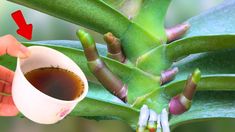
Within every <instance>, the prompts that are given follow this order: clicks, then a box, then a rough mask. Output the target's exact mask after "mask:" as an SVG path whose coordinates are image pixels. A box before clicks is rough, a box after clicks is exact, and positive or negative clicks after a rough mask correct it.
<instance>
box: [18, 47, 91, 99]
mask: <svg viewBox="0 0 235 132" xmlns="http://www.w3.org/2000/svg"><path fill="white" fill-rule="evenodd" d="M27 48H28V49H31V48H44V49H47V50H51V51H52V52H55V53H56V54H61V55H63V56H64V57H65V58H66V59H69V60H70V61H71V63H73V65H76V66H77V68H78V69H79V70H80V71H81V74H82V75H78V74H77V73H75V74H76V75H77V76H79V77H80V79H81V80H82V81H83V83H84V91H83V93H82V95H81V96H78V97H76V98H75V99H73V100H62V99H58V98H54V97H51V96H49V95H47V94H45V93H43V92H41V91H40V90H38V89H37V88H36V87H34V86H33V85H32V84H31V83H30V82H29V81H28V80H27V79H26V77H25V76H24V74H23V71H22V69H21V63H20V62H21V60H24V58H19V57H18V58H17V68H19V69H20V74H21V75H22V76H23V79H24V80H25V81H26V82H27V83H28V84H29V85H30V86H31V87H32V88H33V89H34V91H37V92H38V93H40V94H42V95H44V96H45V97H46V98H49V99H51V100H54V101H57V102H60V103H76V102H79V101H81V100H83V99H84V98H85V97H86V95H87V93H88V81H87V78H86V76H85V74H84V73H83V71H82V70H81V68H80V67H79V66H78V65H77V64H76V63H75V62H74V61H73V60H72V59H70V58H69V57H68V56H66V55H65V54H63V53H61V52H59V51H57V50H55V49H52V48H50V47H46V46H29V47H27ZM26 59H27V58H26ZM68 71H70V70H68ZM71 72H72V71H71ZM73 73H74V72H73ZM81 76H84V78H82V77H81ZM84 79H85V80H84Z"/></svg>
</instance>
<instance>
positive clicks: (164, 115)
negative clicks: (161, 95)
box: [161, 109, 170, 132]
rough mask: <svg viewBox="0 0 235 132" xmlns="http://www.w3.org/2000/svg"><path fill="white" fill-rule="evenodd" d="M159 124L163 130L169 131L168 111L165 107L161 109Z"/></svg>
mask: <svg viewBox="0 0 235 132" xmlns="http://www.w3.org/2000/svg"><path fill="white" fill-rule="evenodd" d="M161 125H162V130H163V132H170V127H169V122H168V112H167V111H166V109H163V110H162V113H161Z"/></svg>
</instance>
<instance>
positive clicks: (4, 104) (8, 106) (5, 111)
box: [0, 81, 19, 116]
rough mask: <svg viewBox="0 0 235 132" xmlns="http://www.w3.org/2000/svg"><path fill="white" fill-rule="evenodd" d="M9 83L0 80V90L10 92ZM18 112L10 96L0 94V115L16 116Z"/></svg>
mask: <svg viewBox="0 0 235 132" xmlns="http://www.w3.org/2000/svg"><path fill="white" fill-rule="evenodd" d="M11 89H12V87H11V84H10V83H7V82H4V81H0V92H2V93H4V94H11ZM18 113H19V111H18V109H17V108H16V106H15V104H14V101H13V99H12V96H3V95H1V94H0V116H16V115H17V114H18Z"/></svg>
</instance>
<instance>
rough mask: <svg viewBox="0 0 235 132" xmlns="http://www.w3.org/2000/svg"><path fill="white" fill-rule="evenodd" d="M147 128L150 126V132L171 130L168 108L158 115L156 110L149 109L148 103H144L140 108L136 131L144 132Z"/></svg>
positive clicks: (167, 131) (168, 131)
mask: <svg viewBox="0 0 235 132" xmlns="http://www.w3.org/2000/svg"><path fill="white" fill-rule="evenodd" d="M146 128H148V130H149V132H155V131H156V132H170V127H169V122H168V112H167V110H166V108H165V109H163V110H162V112H161V114H160V115H158V114H157V113H156V112H155V111H153V110H152V109H149V108H148V106H147V105H143V106H142V108H141V109H140V116H139V122H138V127H137V130H136V132H144V131H145V130H146Z"/></svg>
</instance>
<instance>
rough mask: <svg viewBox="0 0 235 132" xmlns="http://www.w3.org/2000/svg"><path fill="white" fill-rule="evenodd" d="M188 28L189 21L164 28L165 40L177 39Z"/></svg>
mask: <svg viewBox="0 0 235 132" xmlns="http://www.w3.org/2000/svg"><path fill="white" fill-rule="evenodd" d="M189 28H190V24H189V23H183V24H179V25H176V26H174V27H171V28H168V29H166V35H167V42H171V41H174V40H176V39H179V38H180V37H181V36H182V35H183V34H184V33H185V32H186V31H187V30H188V29H189Z"/></svg>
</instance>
